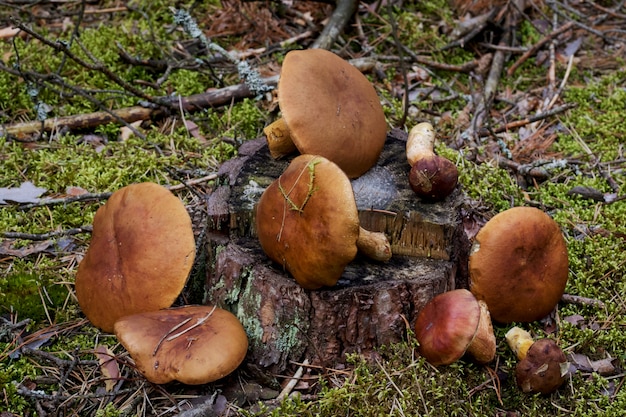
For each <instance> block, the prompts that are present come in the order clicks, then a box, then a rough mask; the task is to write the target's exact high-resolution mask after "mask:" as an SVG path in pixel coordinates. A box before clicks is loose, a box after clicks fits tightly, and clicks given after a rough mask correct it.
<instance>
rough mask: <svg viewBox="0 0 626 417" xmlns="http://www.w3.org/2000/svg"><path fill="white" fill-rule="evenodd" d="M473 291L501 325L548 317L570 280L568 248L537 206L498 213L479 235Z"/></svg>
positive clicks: (473, 252) (474, 253) (473, 254)
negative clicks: (568, 278)
mask: <svg viewBox="0 0 626 417" xmlns="http://www.w3.org/2000/svg"><path fill="white" fill-rule="evenodd" d="M469 270H470V271H469V273H470V290H471V291H472V293H473V294H474V295H475V296H476V298H477V299H479V300H483V301H485V303H487V306H488V307H489V312H490V313H491V317H492V318H493V319H494V320H495V321H497V322H500V323H511V322H514V321H517V322H530V321H534V320H538V319H540V318H543V317H545V316H546V315H548V314H549V313H550V312H551V311H552V310H553V309H554V307H555V306H556V305H557V303H558V302H559V300H560V299H561V296H562V295H563V292H564V290H565V285H566V283H567V277H568V258H567V247H566V244H565V240H564V239H563V235H562V234H561V230H560V228H559V226H558V224H557V223H556V222H555V221H554V220H552V218H550V216H548V215H547V214H546V213H544V212H543V211H541V210H539V209H537V208H534V207H515V208H512V209H509V210H506V211H503V212H501V213H499V214H497V215H495V216H494V217H493V218H492V219H491V220H489V221H488V222H487V223H486V224H485V225H484V226H483V228H482V229H481V230H480V231H479V232H478V234H477V235H476V239H475V242H474V244H473V247H472V250H471V252H470V257H469Z"/></svg>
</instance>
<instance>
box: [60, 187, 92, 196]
mask: <svg viewBox="0 0 626 417" xmlns="http://www.w3.org/2000/svg"><path fill="white" fill-rule="evenodd" d="M88 193H89V191H87V190H85V189H84V188H82V187H75V186H70V187H67V188H66V189H65V194H66V195H67V196H68V197H76V196H79V195H83V194H88Z"/></svg>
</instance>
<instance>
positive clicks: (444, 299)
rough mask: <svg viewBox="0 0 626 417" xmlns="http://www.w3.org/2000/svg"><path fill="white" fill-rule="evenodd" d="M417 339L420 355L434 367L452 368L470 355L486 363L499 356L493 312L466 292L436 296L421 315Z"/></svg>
mask: <svg viewBox="0 0 626 417" xmlns="http://www.w3.org/2000/svg"><path fill="white" fill-rule="evenodd" d="M415 336H416V337H417V341H418V342H419V351H420V354H421V355H422V356H423V357H424V358H426V360H427V361H428V362H430V363H431V364H432V365H434V366H439V365H449V364H451V363H453V362H456V361H457V360H459V359H460V358H461V357H462V356H463V355H465V354H467V355H468V356H469V357H471V358H472V359H473V360H475V361H476V362H478V363H481V364H485V363H488V362H490V361H491V360H493V358H494V357H495V355H496V338H495V335H494V332H493V327H492V324H491V318H490V316H489V311H488V310H487V306H486V304H485V303H484V302H482V301H478V300H476V298H475V297H474V295H473V294H472V293H471V292H469V291H468V290H466V289H456V290H452V291H448V292H444V293H442V294H438V295H436V296H435V297H433V298H432V299H431V300H430V301H429V302H428V303H426V305H425V306H424V307H423V308H422V309H421V310H420V312H419V313H418V316H417V319H416V321H415Z"/></svg>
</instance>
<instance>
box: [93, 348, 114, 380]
mask: <svg viewBox="0 0 626 417" xmlns="http://www.w3.org/2000/svg"><path fill="white" fill-rule="evenodd" d="M94 353H95V355H96V357H97V358H98V362H99V363H100V372H102V376H104V387H105V389H106V391H107V392H111V391H112V390H113V388H115V384H117V381H118V380H119V379H120V367H119V365H118V363H117V361H116V360H115V354H114V353H113V352H112V351H111V350H110V349H109V348H108V347H107V346H103V345H100V346H98V347H96V349H95V350H94Z"/></svg>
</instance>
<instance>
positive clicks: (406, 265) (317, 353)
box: [205, 130, 469, 374]
mask: <svg viewBox="0 0 626 417" xmlns="http://www.w3.org/2000/svg"><path fill="white" fill-rule="evenodd" d="M405 145H406V133H404V132H402V131H398V130H394V131H391V132H390V133H389V134H388V137H387V141H386V143H385V147H384V150H383V152H382V154H381V156H380V158H379V161H378V164H377V165H376V166H375V167H374V168H372V169H371V170H370V171H368V173H366V174H365V175H364V176H362V177H360V178H358V179H356V180H353V182H352V184H353V189H354V192H355V198H356V201H357V206H358V208H359V218H360V220H361V225H362V227H364V228H365V229H368V230H373V231H382V232H385V234H386V235H387V236H388V238H389V240H390V243H391V247H392V252H393V257H392V259H391V260H390V261H389V262H386V263H380V262H375V261H371V260H369V259H366V258H364V257H362V256H359V255H357V258H356V259H355V260H354V261H353V262H351V263H350V264H349V265H348V266H347V268H346V269H345V271H344V273H343V275H342V277H341V279H340V280H339V282H338V284H337V285H336V286H334V287H332V288H323V289H321V290H315V291H308V290H304V289H302V288H301V287H300V286H299V285H298V284H296V282H295V281H294V280H293V278H292V277H291V276H289V274H288V273H287V272H286V271H284V270H282V269H281V268H280V266H278V265H276V264H273V263H272V262H271V261H270V260H269V259H268V258H267V256H265V254H264V253H263V251H262V249H261V247H260V245H259V243H258V240H257V239H256V236H255V230H254V229H255V228H254V207H255V204H256V202H257V201H258V199H259V197H260V195H261V194H262V193H263V190H264V189H265V188H266V187H267V186H268V185H269V184H270V183H271V182H272V181H274V180H275V179H276V178H278V177H279V176H280V174H281V173H282V172H283V170H284V169H285V168H286V167H287V165H288V164H289V162H290V159H285V160H273V159H272V158H271V157H270V155H269V151H268V149H267V145H266V143H265V139H264V138H260V139H257V140H254V141H250V142H247V143H246V144H244V146H242V147H241V148H240V150H239V155H240V156H239V157H237V158H235V159H233V160H231V161H228V162H227V163H225V164H224V165H222V167H221V168H220V171H219V175H220V178H221V183H222V185H221V186H219V187H218V188H216V190H215V191H214V192H213V193H212V194H211V196H210V197H209V200H208V219H209V220H208V221H209V230H210V234H209V246H210V248H209V259H210V265H211V267H210V268H209V272H208V276H207V287H206V299H205V302H206V303H207V304H217V305H218V306H220V307H222V308H225V309H228V310H230V311H232V312H233V313H234V314H235V315H236V316H237V317H238V318H239V319H240V321H241V322H242V324H243V325H244V328H245V329H246V332H247V333H248V337H249V341H250V348H249V352H248V358H247V360H248V361H249V362H250V363H253V364H256V365H257V366H259V367H261V368H263V369H265V370H267V371H268V372H271V373H278V374H280V373H283V372H284V371H285V370H286V369H287V368H288V366H289V365H290V363H292V362H300V361H302V360H303V359H305V358H307V359H309V361H310V362H311V363H312V364H316V365H320V366H324V367H336V366H339V365H340V364H342V363H344V362H345V359H346V354H348V353H361V354H366V355H367V354H369V353H371V352H372V351H373V350H374V349H376V348H377V347H380V346H382V345H385V344H389V343H393V342H398V341H400V340H402V339H403V338H405V337H406V334H407V325H410V326H412V325H413V322H414V318H415V315H416V313H417V312H418V311H419V310H420V309H421V307H422V306H423V305H424V304H426V303H427V302H428V301H429V300H430V299H431V298H432V297H434V296H435V295H437V294H440V293H442V292H444V291H448V290H451V289H454V288H460V287H467V257H468V251H469V241H468V239H467V237H466V235H465V233H464V231H463V228H462V223H461V210H460V209H461V204H462V193H461V192H460V191H459V190H458V189H457V190H455V192H454V193H453V194H452V195H451V196H449V197H448V198H447V199H445V200H444V201H442V202H439V203H424V202H421V201H419V199H418V198H417V197H416V196H415V194H414V193H413V191H412V190H411V189H410V187H409V185H408V180H407V176H408V172H409V166H408V163H407V162H406V152H405Z"/></svg>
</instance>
